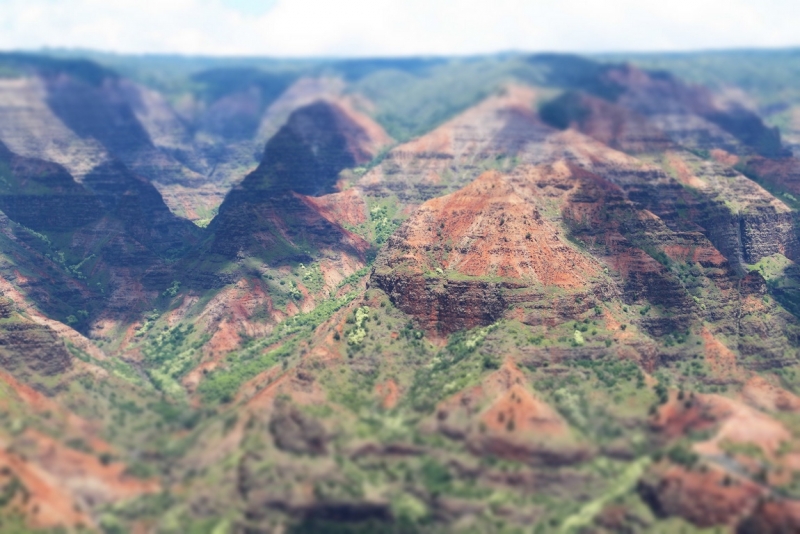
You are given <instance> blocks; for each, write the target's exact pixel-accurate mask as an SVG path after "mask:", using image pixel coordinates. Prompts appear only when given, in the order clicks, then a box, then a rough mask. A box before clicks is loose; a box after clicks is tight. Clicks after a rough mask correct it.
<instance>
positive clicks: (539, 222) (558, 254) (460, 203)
mask: <svg viewBox="0 0 800 534" xmlns="http://www.w3.org/2000/svg"><path fill="white" fill-rule="evenodd" d="M440 236H442V237H440ZM404 237H405V242H406V244H407V245H408V246H409V247H411V248H412V250H414V251H417V252H416V253H415V254H414V256H413V261H414V262H415V263H416V264H417V265H420V267H421V268H422V269H424V270H433V268H434V267H440V268H442V269H445V270H453V271H456V272H458V273H460V274H464V275H468V276H486V275H493V276H500V277H507V278H530V279H533V280H536V281H538V282H540V283H542V284H543V285H553V286H557V287H561V288H579V287H583V286H585V285H586V284H587V283H588V279H589V278H591V277H592V276H594V275H596V274H597V273H598V271H599V270H600V266H599V264H598V263H597V262H595V261H593V260H591V259H590V258H588V257H587V256H584V255H583V254H581V253H580V252H578V251H577V250H575V249H574V248H573V247H572V246H570V245H569V244H568V243H567V242H566V239H565V238H564V237H563V236H562V232H561V230H560V229H559V228H558V227H556V226H554V225H552V224H551V223H549V222H548V221H546V220H545V219H544V218H542V217H541V216H540V215H539V213H538V211H537V210H536V209H535V207H534V206H531V204H530V203H528V202H527V201H526V200H525V199H523V198H522V197H521V196H520V195H519V194H517V193H516V192H515V191H514V188H513V186H511V185H510V184H509V183H508V182H507V181H506V180H504V179H503V177H502V176H501V175H500V174H499V173H497V172H487V173H485V174H483V175H481V176H480V177H479V178H478V179H477V180H475V181H474V182H472V183H471V184H470V185H468V186H466V187H465V188H463V189H461V190H459V191H458V192H456V193H453V194H451V195H447V196H444V197H440V198H436V199H433V200H429V201H428V202H426V203H425V204H423V205H422V206H421V207H420V208H419V210H417V213H416V214H415V215H414V216H413V217H412V218H411V219H410V220H409V221H408V223H407V225H406V226H405V235H404ZM442 239H444V240H446V242H447V243H448V244H451V245H450V246H451V247H452V251H451V252H449V253H448V254H444V252H445V251H444V250H443V251H441V252H440V253H439V256H440V259H439V265H429V264H428V261H427V258H426V256H427V255H428V254H427V249H428V248H429V246H430V243H435V242H437V241H441V240H442ZM409 259H412V258H409Z"/></svg>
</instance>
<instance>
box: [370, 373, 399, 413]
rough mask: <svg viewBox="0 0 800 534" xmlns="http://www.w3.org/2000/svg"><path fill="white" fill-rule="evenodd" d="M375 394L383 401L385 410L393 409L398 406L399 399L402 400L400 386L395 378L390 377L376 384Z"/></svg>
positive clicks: (382, 404)
mask: <svg viewBox="0 0 800 534" xmlns="http://www.w3.org/2000/svg"><path fill="white" fill-rule="evenodd" d="M375 394H376V395H377V396H378V398H379V399H380V401H381V406H383V408H384V409H385V410H391V409H392V408H394V407H395V406H397V401H398V400H400V387H399V386H398V385H397V382H395V381H394V379H392V378H390V379H389V380H387V381H386V382H383V383H382V384H377V385H376V386H375Z"/></svg>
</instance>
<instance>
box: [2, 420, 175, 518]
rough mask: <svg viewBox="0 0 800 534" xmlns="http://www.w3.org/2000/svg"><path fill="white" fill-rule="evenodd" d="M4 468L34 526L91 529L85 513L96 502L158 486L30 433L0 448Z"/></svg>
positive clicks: (117, 464)
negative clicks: (19, 486) (22, 495)
mask: <svg viewBox="0 0 800 534" xmlns="http://www.w3.org/2000/svg"><path fill="white" fill-rule="evenodd" d="M15 451H20V452H15ZM3 467H5V468H7V470H6V471H7V472H8V473H9V474H10V475H11V476H16V477H17V478H18V479H19V480H20V482H21V483H22V485H23V486H24V488H25V493H26V494H27V498H25V499H23V500H22V506H23V510H24V511H25V512H26V516H27V517H28V518H29V520H30V522H31V524H32V525H34V526H42V527H47V526H67V527H70V526H76V525H80V524H83V525H92V521H91V519H90V518H89V516H88V510H90V509H91V508H92V507H94V506H96V505H97V504H98V503H107V502H113V501H116V500H119V499H125V498H130V497H134V496H136V495H140V494H142V493H151V492H155V491H158V490H159V488H160V486H159V483H158V482H157V481H155V480H140V479H135V478H132V477H129V476H127V475H125V470H126V468H127V466H126V465H125V464H123V463H120V462H111V463H108V464H107V465H106V464H104V463H103V462H101V461H100V459H99V457H98V456H97V455H95V454H89V453H86V452H82V451H78V450H75V449H71V448H69V447H66V446H65V445H63V444H61V443H59V442H57V441H55V440H54V439H52V438H50V437H49V436H46V435H44V434H41V433H39V432H36V431H33V430H28V431H26V432H25V433H24V434H23V435H22V436H21V437H20V438H19V439H18V440H16V442H15V443H14V445H13V447H12V449H11V450H9V449H8V448H4V450H0V473H2V468H3Z"/></svg>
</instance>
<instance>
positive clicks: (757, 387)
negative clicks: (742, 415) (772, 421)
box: [741, 376, 800, 412]
mask: <svg viewBox="0 0 800 534" xmlns="http://www.w3.org/2000/svg"><path fill="white" fill-rule="evenodd" d="M741 396H742V399H743V400H744V401H745V402H747V403H748V404H750V405H751V406H755V407H756V408H760V409H762V410H766V411H771V412H800V397H798V396H797V395H795V394H794V393H791V392H789V391H786V390H785V389H783V388H781V387H779V386H775V385H773V384H770V383H769V382H767V381H766V379H764V378H763V377H761V376H754V377H752V378H751V379H750V380H748V381H747V382H746V383H745V385H744V388H742V392H741Z"/></svg>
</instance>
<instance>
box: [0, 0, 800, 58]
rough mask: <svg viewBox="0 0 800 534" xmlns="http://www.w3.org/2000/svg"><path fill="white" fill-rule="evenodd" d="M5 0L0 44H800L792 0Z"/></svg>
mask: <svg viewBox="0 0 800 534" xmlns="http://www.w3.org/2000/svg"><path fill="white" fill-rule="evenodd" d="M257 4H258V2H256V1H255V0H237V1H236V2H228V3H226V2H225V1H224V0H157V1H156V0H0V48H1V49H6V50H8V49H35V48H40V47H44V46H49V47H69V48H92V49H99V50H109V51H117V52H174V53H185V54H211V55H229V54H241V55H273V56H309V55H313V56H331V55H333V56H377V55H410V54H471V53H485V52H495V51H502V50H528V51H534V50H558V51H578V52H581V51H584V52H586V51H614V50H681V49H699V48H725V47H763V46H796V45H800V34H798V32H797V30H796V28H795V26H796V23H797V22H798V21H800V16H798V15H800V3H797V2H796V0H760V1H753V0H725V1H723V0H670V1H669V2H647V1H646V0H527V1H525V0H488V1H476V0H460V1H458V0H403V1H401V0H265V1H264V2H263V4H264V8H263V9H258V5H257Z"/></svg>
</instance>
